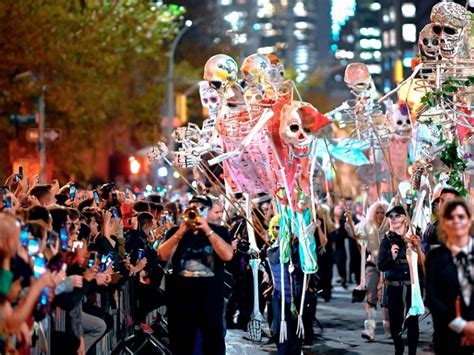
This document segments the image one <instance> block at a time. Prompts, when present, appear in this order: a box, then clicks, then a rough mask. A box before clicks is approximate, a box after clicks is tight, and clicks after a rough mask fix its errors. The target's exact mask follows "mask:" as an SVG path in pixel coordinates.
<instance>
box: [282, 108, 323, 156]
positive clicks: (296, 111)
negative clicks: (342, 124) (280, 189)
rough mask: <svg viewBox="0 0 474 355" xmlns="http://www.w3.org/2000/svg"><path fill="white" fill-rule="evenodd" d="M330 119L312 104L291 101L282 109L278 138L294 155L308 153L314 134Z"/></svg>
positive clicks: (306, 154) (305, 154)
mask: <svg viewBox="0 0 474 355" xmlns="http://www.w3.org/2000/svg"><path fill="white" fill-rule="evenodd" d="M329 123H330V121H329V120H328V119H327V118H326V117H325V116H324V115H323V114H321V113H319V111H318V110H316V109H315V108H314V107H313V106H312V105H310V104H308V103H301V102H296V101H293V102H292V103H289V104H287V105H285V106H284V107H283V109H282V115H281V120H280V138H281V139H282V140H283V142H284V143H286V144H287V145H288V146H289V148H290V151H291V152H292V154H293V155H294V156H295V157H298V158H303V157H306V156H308V155H309V153H310V151H311V144H312V142H313V140H314V134H315V133H316V132H317V131H319V130H320V129H321V128H323V127H324V126H326V125H328V124H329Z"/></svg>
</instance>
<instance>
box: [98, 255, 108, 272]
mask: <svg viewBox="0 0 474 355" xmlns="http://www.w3.org/2000/svg"><path fill="white" fill-rule="evenodd" d="M105 269H107V255H102V256H101V257H100V264H99V272H104V271H105Z"/></svg>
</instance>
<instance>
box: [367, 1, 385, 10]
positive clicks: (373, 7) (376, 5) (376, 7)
mask: <svg viewBox="0 0 474 355" xmlns="http://www.w3.org/2000/svg"><path fill="white" fill-rule="evenodd" d="M381 8H382V5H380V3H378V2H373V3H372V4H370V6H369V9H370V10H372V11H379V10H380V9H381Z"/></svg>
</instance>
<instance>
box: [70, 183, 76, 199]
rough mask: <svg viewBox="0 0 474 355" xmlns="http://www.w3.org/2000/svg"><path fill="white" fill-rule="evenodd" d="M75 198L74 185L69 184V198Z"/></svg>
mask: <svg viewBox="0 0 474 355" xmlns="http://www.w3.org/2000/svg"><path fill="white" fill-rule="evenodd" d="M75 198H76V186H74V185H71V187H70V188H69V199H70V200H74V199H75Z"/></svg>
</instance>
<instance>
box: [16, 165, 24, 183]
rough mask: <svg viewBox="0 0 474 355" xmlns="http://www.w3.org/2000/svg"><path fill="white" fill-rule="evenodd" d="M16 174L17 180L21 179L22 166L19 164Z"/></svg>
mask: <svg viewBox="0 0 474 355" xmlns="http://www.w3.org/2000/svg"><path fill="white" fill-rule="evenodd" d="M17 176H18V179H19V180H21V179H23V167H22V166H21V165H20V166H19V167H18V174H17Z"/></svg>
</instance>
